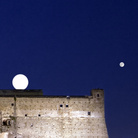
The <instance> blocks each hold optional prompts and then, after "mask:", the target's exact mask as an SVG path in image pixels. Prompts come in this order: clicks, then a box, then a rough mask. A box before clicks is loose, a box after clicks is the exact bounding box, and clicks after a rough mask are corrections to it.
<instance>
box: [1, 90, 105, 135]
mask: <svg viewBox="0 0 138 138" xmlns="http://www.w3.org/2000/svg"><path fill="white" fill-rule="evenodd" d="M0 138H108V133H107V128H106V123H105V116H104V91H103V90H102V89H93V90H92V91H91V96H44V95H43V92H42V90H0Z"/></svg>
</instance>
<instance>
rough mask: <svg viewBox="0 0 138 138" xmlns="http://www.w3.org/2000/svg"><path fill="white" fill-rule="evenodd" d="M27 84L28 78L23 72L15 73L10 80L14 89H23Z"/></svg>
mask: <svg viewBox="0 0 138 138" xmlns="http://www.w3.org/2000/svg"><path fill="white" fill-rule="evenodd" d="M28 84H29V81H28V78H27V77H26V76H25V75H23V74H18V75H16V76H15V77H14V78H13V80H12V85H13V87H14V88H15V89H20V90H24V89H26V88H27V86H28Z"/></svg>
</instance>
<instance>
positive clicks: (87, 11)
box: [0, 0, 138, 138]
mask: <svg viewBox="0 0 138 138" xmlns="http://www.w3.org/2000/svg"><path fill="white" fill-rule="evenodd" d="M137 37H138V1H137V0H105V1H103V0H89V1H88V0H22V1H21V0H1V1H0V77H1V80H0V88H1V89H13V86H12V83H11V82H12V78H13V77H14V76H15V75H16V74H19V73H22V74H24V75H26V76H27V77H28V79H29V86H28V89H43V92H44V94H46V95H90V90H91V89H93V88H102V89H104V91H105V115H106V122H107V128H108V132H109V136H110V138H138V131H137V128H138V118H137V117H138V74H137V72H138V62H137V61H138V39H137ZM120 61H124V63H125V67H124V68H120V67H119V62H120Z"/></svg>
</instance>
